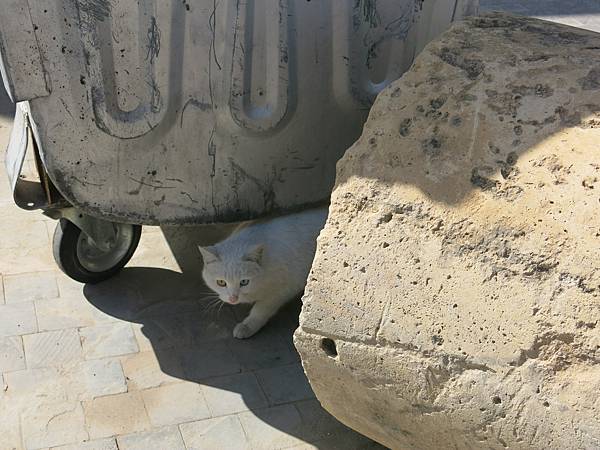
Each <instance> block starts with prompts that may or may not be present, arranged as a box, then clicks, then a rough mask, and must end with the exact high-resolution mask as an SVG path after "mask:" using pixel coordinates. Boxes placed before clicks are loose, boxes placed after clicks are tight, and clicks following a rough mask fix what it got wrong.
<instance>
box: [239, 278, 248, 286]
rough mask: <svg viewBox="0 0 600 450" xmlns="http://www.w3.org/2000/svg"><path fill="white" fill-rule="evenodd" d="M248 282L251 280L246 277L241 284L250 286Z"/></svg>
mask: <svg viewBox="0 0 600 450" xmlns="http://www.w3.org/2000/svg"><path fill="white" fill-rule="evenodd" d="M248 283H250V280H247V279H244V280H241V281H240V286H248Z"/></svg>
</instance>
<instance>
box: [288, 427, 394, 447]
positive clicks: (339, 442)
mask: <svg viewBox="0 0 600 450" xmlns="http://www.w3.org/2000/svg"><path fill="white" fill-rule="evenodd" d="M289 450H388V449H387V447H384V446H382V445H379V444H378V443H377V442H373V441H372V440H371V439H369V438H367V437H365V436H363V435H360V434H358V433H356V432H354V431H347V432H345V433H342V434H338V435H335V436H330V437H328V438H325V439H321V440H318V441H316V442H314V443H312V444H308V443H304V444H300V445H298V446H294V447H290V448H289Z"/></svg>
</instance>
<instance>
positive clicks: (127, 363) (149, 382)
mask: <svg viewBox="0 0 600 450" xmlns="http://www.w3.org/2000/svg"><path fill="white" fill-rule="evenodd" d="M121 364H122V366H123V372H124V373H125V377H126V379H127V386H128V388H129V390H130V391H134V390H142V389H148V388H153V387H157V386H161V385H163V384H168V383H174V382H178V381H181V379H180V378H177V377H176V376H173V375H170V374H173V373H175V374H182V373H183V368H182V366H181V361H180V360H179V359H178V357H177V355H176V354H174V353H167V354H162V355H161V361H160V362H159V360H158V358H157V356H156V354H155V353H154V352H141V353H137V354H135V355H131V356H126V357H124V358H122V359H121ZM161 364H162V366H163V367H161Z"/></svg>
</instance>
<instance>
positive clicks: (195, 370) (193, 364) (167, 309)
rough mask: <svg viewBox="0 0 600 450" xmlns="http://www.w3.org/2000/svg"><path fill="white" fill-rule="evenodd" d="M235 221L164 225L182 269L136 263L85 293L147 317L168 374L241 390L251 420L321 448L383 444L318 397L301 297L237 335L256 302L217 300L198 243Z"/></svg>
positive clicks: (114, 309) (119, 311)
mask: <svg viewBox="0 0 600 450" xmlns="http://www.w3.org/2000/svg"><path fill="white" fill-rule="evenodd" d="M231 229H232V228H231V227H230V226H222V227H177V228H167V227H164V228H163V229H162V231H163V234H164V237H165V239H166V241H167V243H168V245H169V247H170V250H171V252H172V253H173V255H174V257H175V259H176V260H177V262H178V265H179V266H180V269H181V272H179V271H175V270H168V269H163V268H156V267H128V268H125V269H124V270H123V271H122V272H121V273H120V274H119V275H118V276H116V277H114V278H113V279H111V280H110V281H108V282H105V283H101V284H98V285H86V286H85V287H84V294H85V296H86V298H87V299H88V301H89V302H90V303H91V304H93V305H94V306H95V307H96V308H98V309H100V310H101V311H103V312H105V313H106V314H109V315H111V316H113V317H117V318H119V319H122V320H126V321H129V322H132V323H134V324H139V325H137V326H139V327H140V328H139V332H140V333H141V336H139V337H141V348H140V350H141V351H142V352H143V351H152V352H154V354H155V355H156V359H157V360H158V364H159V366H160V371H161V372H163V373H164V374H167V375H169V376H171V377H174V378H178V379H181V380H186V381H191V382H194V383H198V384H200V385H203V386H206V387H208V388H215V389H219V391H213V392H215V395H217V396H219V397H220V396H221V395H224V394H225V393H226V392H230V393H235V394H236V396H237V397H238V398H239V399H241V401H242V402H243V404H244V405H245V408H247V409H249V410H251V413H242V414H243V415H245V417H246V418H247V420H250V424H253V423H255V422H253V420H256V419H258V420H259V423H260V422H262V423H265V424H268V425H269V426H270V427H272V428H275V429H278V430H280V431H282V432H284V433H286V434H288V435H291V436H294V437H295V438H298V439H300V440H302V441H305V442H311V443H312V445H315V446H316V447H317V448H323V449H329V448H344V449H346V448H348V449H352V448H356V449H367V448H373V449H375V448H382V447H380V446H379V445H378V444H375V443H373V442H372V441H370V440H368V439H367V438H365V437H363V436H361V435H359V434H357V433H355V432H354V431H352V430H350V429H348V428H347V427H345V426H344V425H342V424H341V423H339V422H338V421H337V420H336V419H334V418H333V417H332V416H330V415H329V414H328V413H327V412H326V411H325V410H323V409H322V408H321V407H320V405H319V404H318V402H317V401H316V399H315V398H314V394H313V392H312V390H311V388H310V386H309V384H308V381H307V380H306V377H305V375H304V372H303V371H302V368H301V365H300V359H299V356H298V354H297V352H296V350H295V348H294V345H293V341H292V337H293V333H294V331H295V329H296V328H297V326H298V316H299V312H300V307H301V302H300V299H297V300H296V301H292V302H290V303H289V304H288V305H286V306H285V307H284V308H283V309H282V310H281V311H280V312H279V313H278V314H277V316H276V317H274V318H273V319H272V320H271V321H270V322H269V323H268V324H267V325H266V326H265V327H264V328H263V329H262V330H261V331H260V332H259V333H257V334H256V335H255V336H254V337H252V338H251V339H247V340H237V339H234V338H233V337H232V330H233V327H234V326H235V324H236V323H237V322H238V321H240V320H241V319H243V317H245V315H246V314H247V311H248V307H246V306H236V307H233V306H230V305H226V304H224V303H222V302H220V301H218V302H212V301H211V300H210V298H212V296H211V294H209V290H208V289H207V287H206V286H205V285H204V283H203V281H202V278H201V271H202V260H201V257H200V255H199V251H198V250H197V244H202V245H207V244H210V243H214V242H216V241H218V240H220V239H222V238H223V237H224V236H226V235H227V234H228V233H229V232H230V230H231ZM144 341H145V342H144ZM145 344H147V345H145ZM220 392H222V393H223V394H219V393H220ZM215 415H218V414H215ZM254 427H256V426H254ZM342 443H343V444H342ZM340 445H342V447H340Z"/></svg>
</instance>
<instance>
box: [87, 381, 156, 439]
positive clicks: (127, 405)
mask: <svg viewBox="0 0 600 450" xmlns="http://www.w3.org/2000/svg"><path fill="white" fill-rule="evenodd" d="M83 409H84V412H85V423H86V425H87V429H88V431H89V434H90V438H91V439H98V438H103V437H110V436H115V435H119V434H127V433H137V432H140V431H146V430H149V429H150V428H151V425H150V421H149V420H148V416H147V414H146V410H145V408H144V402H143V400H142V396H141V394H140V393H139V392H129V393H125V394H118V395H109V396H106V397H98V398H95V399H94V400H89V401H85V402H83Z"/></svg>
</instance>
